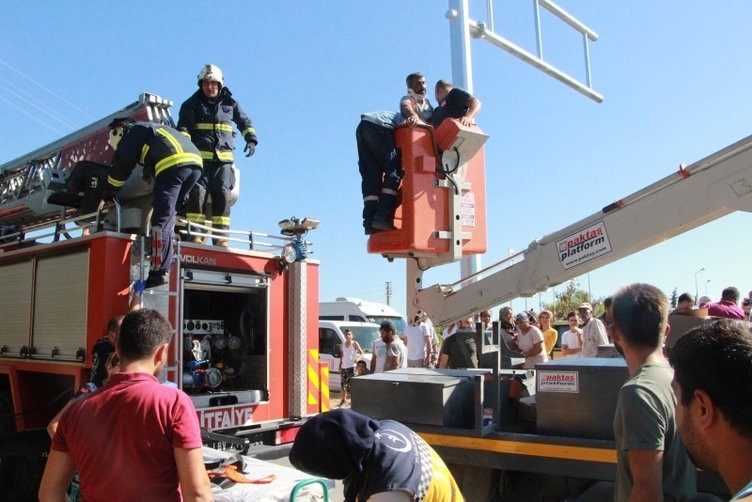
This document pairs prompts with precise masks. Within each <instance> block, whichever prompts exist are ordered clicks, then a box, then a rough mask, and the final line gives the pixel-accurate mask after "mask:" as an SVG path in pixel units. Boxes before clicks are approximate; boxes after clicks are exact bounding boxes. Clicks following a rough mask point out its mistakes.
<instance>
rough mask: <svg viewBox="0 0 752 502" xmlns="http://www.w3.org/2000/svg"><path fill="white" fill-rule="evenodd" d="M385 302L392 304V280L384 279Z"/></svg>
mask: <svg viewBox="0 0 752 502" xmlns="http://www.w3.org/2000/svg"><path fill="white" fill-rule="evenodd" d="M386 304H387V305H391V304H392V281H386Z"/></svg>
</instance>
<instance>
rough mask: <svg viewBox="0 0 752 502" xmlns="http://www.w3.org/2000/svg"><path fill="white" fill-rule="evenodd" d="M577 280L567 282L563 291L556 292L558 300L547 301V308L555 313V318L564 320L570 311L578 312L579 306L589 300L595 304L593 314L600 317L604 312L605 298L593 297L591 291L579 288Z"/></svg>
mask: <svg viewBox="0 0 752 502" xmlns="http://www.w3.org/2000/svg"><path fill="white" fill-rule="evenodd" d="M578 286H579V284H578V283H577V281H575V280H571V281H569V282H567V287H566V288H565V289H564V291H563V292H561V293H556V301H555V302H553V303H547V304H545V305H544V308H547V309H548V310H550V311H551V312H553V313H554V319H557V320H564V319H565V318H566V315H567V314H568V313H569V312H577V307H579V306H580V305H581V304H583V303H585V302H587V303H590V304H591V305H592V306H593V316H594V317H598V316H599V315H601V314H602V313H603V310H604V309H603V298H592V297H591V296H590V293H588V292H587V291H584V290H582V289H579V287H578Z"/></svg>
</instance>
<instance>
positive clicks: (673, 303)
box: [668, 288, 679, 309]
mask: <svg viewBox="0 0 752 502" xmlns="http://www.w3.org/2000/svg"><path fill="white" fill-rule="evenodd" d="M668 301H669V304H670V305H671V308H672V309H675V308H676V304H677V303H679V290H678V289H677V288H674V290H673V291H672V292H671V298H669V300H668Z"/></svg>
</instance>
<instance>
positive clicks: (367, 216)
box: [363, 200, 379, 235]
mask: <svg viewBox="0 0 752 502" xmlns="http://www.w3.org/2000/svg"><path fill="white" fill-rule="evenodd" d="M378 210H379V201H378V200H364V201H363V229H364V230H365V233H366V235H371V234H375V233H376V232H378V230H376V229H375V228H373V217H374V216H376V211H378Z"/></svg>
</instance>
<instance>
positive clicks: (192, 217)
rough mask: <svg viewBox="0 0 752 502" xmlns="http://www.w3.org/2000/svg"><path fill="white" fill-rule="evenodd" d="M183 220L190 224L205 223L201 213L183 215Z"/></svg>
mask: <svg viewBox="0 0 752 502" xmlns="http://www.w3.org/2000/svg"><path fill="white" fill-rule="evenodd" d="M185 219H186V220H188V221H190V222H191V223H201V224H204V223H205V222H206V216H205V215H204V214H202V213H185Z"/></svg>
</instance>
